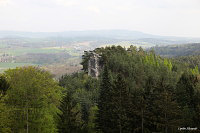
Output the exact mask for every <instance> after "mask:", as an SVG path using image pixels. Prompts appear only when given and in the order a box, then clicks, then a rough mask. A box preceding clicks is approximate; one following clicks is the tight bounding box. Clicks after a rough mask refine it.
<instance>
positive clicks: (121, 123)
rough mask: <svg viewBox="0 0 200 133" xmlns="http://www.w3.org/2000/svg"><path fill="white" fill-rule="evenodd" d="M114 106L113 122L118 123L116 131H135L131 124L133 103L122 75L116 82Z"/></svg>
mask: <svg viewBox="0 0 200 133" xmlns="http://www.w3.org/2000/svg"><path fill="white" fill-rule="evenodd" d="M113 106H114V110H113V115H114V117H113V120H114V121H115V122H117V123H116V124H117V125H115V129H116V130H115V131H116V132H119V133H129V132H131V131H132V130H133V127H132V123H131V119H132V118H131V113H132V112H131V109H132V108H131V101H130V96H129V93H128V91H127V85H126V82H125V80H124V78H123V76H122V74H118V75H117V80H115V82H114V87H113Z"/></svg>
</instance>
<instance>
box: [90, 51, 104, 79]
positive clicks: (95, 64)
mask: <svg viewBox="0 0 200 133" xmlns="http://www.w3.org/2000/svg"><path fill="white" fill-rule="evenodd" d="M100 57H101V56H99V55H98V54H96V53H95V52H91V53H90V58H89V60H88V75H90V76H92V77H95V78H98V76H99V74H100V71H101V68H102V67H101V66H100Z"/></svg>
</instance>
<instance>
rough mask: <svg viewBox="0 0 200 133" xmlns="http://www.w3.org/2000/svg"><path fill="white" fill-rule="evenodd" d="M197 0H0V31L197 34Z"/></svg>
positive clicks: (199, 32)
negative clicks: (110, 31) (116, 31)
mask: <svg viewBox="0 0 200 133" xmlns="http://www.w3.org/2000/svg"><path fill="white" fill-rule="evenodd" d="M199 14H200V1H199V0H162V1H160V0H85V1H82V0H42V1H41V0H29V1H27V0H0V31H23V32H65V31H88V30H89V31H91V30H92V31H94V30H130V31H139V32H143V33H147V34H153V35H161V36H177V37H200V25H199V23H200V18H199Z"/></svg>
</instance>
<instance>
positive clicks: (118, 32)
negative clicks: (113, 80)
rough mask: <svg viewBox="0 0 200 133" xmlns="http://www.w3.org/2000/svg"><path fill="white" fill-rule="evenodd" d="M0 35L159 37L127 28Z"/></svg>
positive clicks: (2, 32) (13, 32)
mask: <svg viewBox="0 0 200 133" xmlns="http://www.w3.org/2000/svg"><path fill="white" fill-rule="evenodd" d="M0 37H1V38H2V37H31V38H44V37H86V38H87V37H91V38H92V37H100V38H113V39H139V38H160V36H156V35H151V34H146V33H142V32H139V31H129V30H91V31H65V32H18V31H0Z"/></svg>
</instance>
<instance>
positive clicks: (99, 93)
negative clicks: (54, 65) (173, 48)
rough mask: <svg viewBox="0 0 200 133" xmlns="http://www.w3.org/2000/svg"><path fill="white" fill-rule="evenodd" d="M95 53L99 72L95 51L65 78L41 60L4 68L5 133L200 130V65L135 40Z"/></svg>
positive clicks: (1, 110) (0, 107)
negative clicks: (93, 63) (93, 64)
mask: <svg viewBox="0 0 200 133" xmlns="http://www.w3.org/2000/svg"><path fill="white" fill-rule="evenodd" d="M93 52H95V53H97V54H99V55H101V58H100V65H102V66H103V67H102V69H101V72H100V76H99V77H98V78H94V77H91V76H89V75H88V74H87V72H88V61H89V59H90V56H91V55H90V53H89V52H85V53H84V56H83V58H82V62H81V65H82V66H83V70H82V71H81V72H77V73H73V74H70V75H69V74H65V73H63V76H62V77H61V78H60V79H59V80H55V79H54V78H53V76H52V74H51V73H49V72H47V71H45V70H43V69H41V68H38V67H35V66H27V67H18V68H15V69H8V70H6V71H5V72H4V73H2V74H1V75H0V133H25V132H26V133H152V132H157V133H158V132H159V133H179V132H200V82H199V81H200V75H199V65H198V63H193V64H192V63H191V62H190V61H185V60H184V59H180V58H166V57H161V56H159V55H157V54H156V53H155V51H154V50H150V51H145V50H143V49H142V48H141V47H140V48H137V47H135V46H130V47H128V48H123V47H121V46H109V47H105V48H103V47H102V48H96V49H94V50H93ZM181 58H186V57H181ZM187 58H191V57H189V56H188V57H187ZM196 59H198V58H193V60H194V61H193V62H195V60H196ZM188 60H190V59H188Z"/></svg>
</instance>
